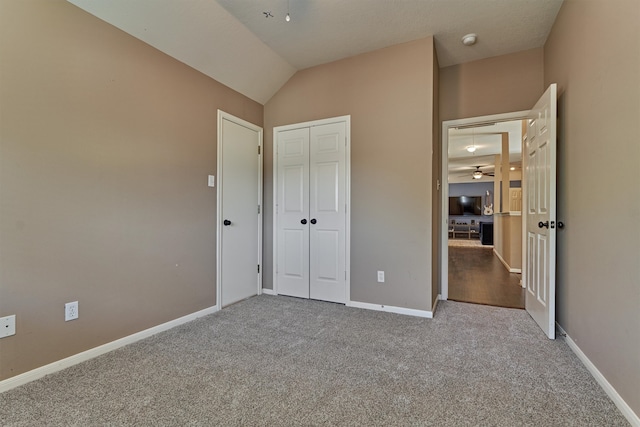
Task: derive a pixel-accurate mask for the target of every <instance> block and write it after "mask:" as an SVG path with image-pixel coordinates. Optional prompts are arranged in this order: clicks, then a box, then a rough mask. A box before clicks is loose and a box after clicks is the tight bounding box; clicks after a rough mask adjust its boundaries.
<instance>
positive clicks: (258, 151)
mask: <svg viewBox="0 0 640 427" xmlns="http://www.w3.org/2000/svg"><path fill="white" fill-rule="evenodd" d="M258 154H260V146H259V145H258Z"/></svg>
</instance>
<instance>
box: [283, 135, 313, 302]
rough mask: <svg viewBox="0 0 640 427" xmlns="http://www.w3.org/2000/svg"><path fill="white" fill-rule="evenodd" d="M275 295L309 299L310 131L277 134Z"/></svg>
mask: <svg viewBox="0 0 640 427" xmlns="http://www.w3.org/2000/svg"><path fill="white" fill-rule="evenodd" d="M277 156H278V171H277V174H278V178H277V182H278V196H277V200H276V203H277V205H276V213H277V233H278V249H277V253H278V258H277V261H276V263H277V266H276V269H277V277H278V293H279V294H282V295H290V296H295V297H301V298H309V222H308V219H309V191H308V188H309V130H308V129H295V130H289V131H281V132H279V133H278V142H277Z"/></svg>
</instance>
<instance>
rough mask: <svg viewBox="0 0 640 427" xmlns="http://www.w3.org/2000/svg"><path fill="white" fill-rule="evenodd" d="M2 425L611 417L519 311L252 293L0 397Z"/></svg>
mask: <svg viewBox="0 0 640 427" xmlns="http://www.w3.org/2000/svg"><path fill="white" fill-rule="evenodd" d="M0 424H2V425H3V426H45V425H46V426H103V425H104V426H132V425H136V426H151V425H154V426H174V425H175V426H184V425H191V426H211V425H225V426H226V425H229V426H278V425H340V426H357V425H362V426H374V425H384V426H396V425H401V426H409V425H413V426H525V425H526V426H623V425H628V423H627V422H626V420H625V419H624V417H623V416H622V414H621V413H620V412H619V411H618V410H617V408H616V407H615V405H614V404H613V403H612V401H611V400H610V399H609V398H608V397H607V396H606V394H605V393H604V391H603V390H602V389H601V388H600V387H599V386H598V384H597V383H596V382H595V380H594V379H593V377H592V376H591V375H590V374H589V373H588V372H587V370H586V369H585V368H584V366H583V365H582V364H581V363H580V361H579V360H578V359H577V358H576V357H575V355H574V354H573V353H572V352H571V350H570V349H569V348H568V347H567V345H566V343H565V342H564V341H563V340H562V339H558V340H553V341H552V340H548V339H547V338H546V337H545V336H544V334H543V333H542V332H541V331H540V330H539V329H538V327H537V326H536V325H535V323H534V322H533V320H532V319H531V318H530V317H529V315H528V314H527V313H526V312H525V311H523V310H513V309H505V308H497V307H488V306H481V305H474V304H464V303H456V302H449V301H447V302H441V303H440V304H439V306H438V310H437V312H436V315H435V318H434V319H422V318H415V317H409V316H402V315H396V314H390V313H383V312H376V311H368V310H361V309H355V308H349V307H345V306H342V305H338V304H331V303H324V302H318V301H310V300H300V299H294V298H287V297H280V296H278V297H274V296H266V295H263V296H259V297H254V298H250V299H248V300H246V301H243V302H240V303H238V304H235V305H233V306H231V307H228V308H226V309H224V310H222V311H220V312H218V313H215V314H213V315H209V316H206V317H203V318H200V319H197V320H195V321H193V322H190V323H188V324H185V325H182V326H179V327H176V328H174V329H171V330H169V331H166V332H163V333H160V334H158V335H155V336H153V337H150V338H148V339H146V340H143V341H139V342H137V343H135V344H132V345H129V346H126V347H123V348H121V349H118V350H116V351H113V352H111V353H109V354H105V355H103V356H100V357H98V358H95V359H92V360H90V361H87V362H84V363H82V364H79V365H76V366H73V367H71V368H68V369H66V370H64V371H60V372H58V373H55V374H52V375H48V376H46V377H44V378H42V379H40V380H37V381H34V382H31V383H29V384H26V385H23V386H21V387H18V388H15V389H13V390H10V391H8V392H5V393H2V394H0Z"/></svg>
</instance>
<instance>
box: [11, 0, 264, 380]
mask: <svg viewBox="0 0 640 427" xmlns="http://www.w3.org/2000/svg"><path fill="white" fill-rule="evenodd" d="M0 58H2V60H1V62H0V200H1V201H2V203H1V204H0V316H6V315H11V314H15V315H17V334H16V335H15V336H12V337H8V338H3V339H1V340H0V380H1V379H5V378H8V377H11V376H14V375H16V374H20V373H22V372H25V371H27V370H30V369H33V368H36V367H38V366H41V365H44V364H46V363H49V362H52V361H55V360H58V359H61V358H64V357H66V356H69V355H72V354H75V353H78V352H81V351H83V350H87V349H89V348H91V347H95V346H97V345H100V344H103V343H106V342H110V341H113V340H115V339H117V338H121V337H123V336H126V335H129V334H132V333H135V332H137V331H140V330H143V329H145V328H149V327H151V326H154V325H157V324H160V323H163V322H166V321H169V320H172V319H175V318H177V317H180V316H183V315H186V314H188V313H192V312H195V311H197V310H200V309H203V308H206V307H210V306H212V305H214V304H215V295H216V292H215V239H216V236H215V225H216V193H215V190H213V189H210V188H208V187H207V185H206V182H207V179H206V178H207V174H211V173H215V170H216V110H217V108H221V109H223V110H225V111H227V112H229V113H231V114H234V115H237V116H240V117H242V118H244V119H246V120H248V121H251V122H253V123H256V124H258V125H261V124H262V118H263V108H262V106H260V105H259V104H257V103H255V102H253V101H251V100H249V99H248V98H245V97H244V96H241V95H239V94H237V93H236V92H233V91H232V90H230V89H229V88H227V87H225V86H222V85H221V84H218V83H216V82H215V81H213V80H211V79H210V78H208V77H206V76H204V75H202V74H200V73H198V72H196V71H194V70H193V69H191V68H189V67H187V66H185V65H184V64H182V63H180V62H178V61H176V60H174V59H171V58H169V57H168V56H166V55H164V54H162V53H160V52H159V51H157V50H155V49H153V48H151V47H149V46H148V45H146V44H144V43H142V42H140V41H138V40H136V39H134V38H132V37H131V36H128V35H126V34H124V33H123V32H121V31H119V30H117V29H115V28H114V27H111V26H110V25H108V24H106V23H104V22H102V21H100V20H98V19H97V18H95V17H93V16H91V15H88V14H87V13H85V12H83V11H81V10H80V9H78V8H76V7H75V6H73V5H71V4H69V3H67V2H65V1H61V0H57V1H48V0H40V1H35V0H31V1H0ZM76 300H77V301H79V312H80V318H79V319H78V320H75V321H72V322H66V323H65V322H64V316H63V309H64V303H65V302H69V301H76Z"/></svg>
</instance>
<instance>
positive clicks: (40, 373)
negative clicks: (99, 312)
mask: <svg viewBox="0 0 640 427" xmlns="http://www.w3.org/2000/svg"><path fill="white" fill-rule="evenodd" d="M216 311H218V309H217V308H216V307H215V306H214V307H209V308H205V309H204V310H200V311H196V312H195V313H191V314H187V315H186V316H182V317H179V318H177V319H174V320H171V321H169V322H166V323H162V324H160V325H157V326H154V327H152V328H149V329H145V330H144V331H140V332H136V333H135V334H132V335H129V336H126V337H123V338H120V339H117V340H115V341H111V342H109V343H106V344H103V345H100V346H98V347H94V348H92V349H89V350H86V351H83V352H82V353H78V354H74V355H73V356H69V357H66V358H64V359H61V360H58V361H56V362H53V363H49V364H48V365H44V366H41V367H39V368H36V369H32V370H31V371H29V372H25V373H23V374H20V375H16V376H15V377H11V378H7V379H6V380H3V381H0V393H3V392H5V391H8V390H11V389H12V388H15V387H18V386H21V385H23V384H27V383H29V382H31V381H34V380H37V379H38V378H42V377H44V376H45V375H49V374H53V373H54V372H58V371H61V370H63V369H65V368H68V367H71V366H73V365H77V364H78V363H82V362H85V361H87V360H89V359H93V358H94V357H98V356H100V355H102V354H105V353H108V352H110V351H113V350H116V349H118V348H120V347H124V346H125V345H128V344H132V343H134V342H136V341H140V340H142V339H145V338H148V337H150V336H152V335H155V334H157V333H159V332H164V331H166V330H168V329H171V328H175V327H176V326H179V325H182V324H183V323H187V322H191V321H192V320H195V319H197V318H198V317H202V316H206V315H208V314H211V313H215V312H216Z"/></svg>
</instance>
